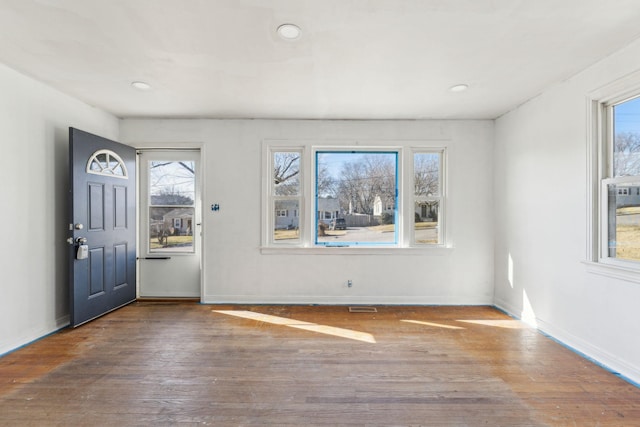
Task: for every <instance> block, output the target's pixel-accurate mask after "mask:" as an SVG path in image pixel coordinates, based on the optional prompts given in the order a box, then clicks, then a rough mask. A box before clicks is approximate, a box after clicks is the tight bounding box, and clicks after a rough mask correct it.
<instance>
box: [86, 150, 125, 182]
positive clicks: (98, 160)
mask: <svg viewBox="0 0 640 427" xmlns="http://www.w3.org/2000/svg"><path fill="white" fill-rule="evenodd" d="M87 173H92V174H95V175H105V176H111V177H115V178H124V179H128V178H129V175H128V173H127V166H126V165H125V164H124V162H123V161H122V159H121V158H120V156H118V155H117V154H116V153H115V152H113V151H111V150H98V151H96V152H95V153H93V154H92V155H91V157H89V161H88V162H87Z"/></svg>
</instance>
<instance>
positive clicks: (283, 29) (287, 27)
mask: <svg viewBox="0 0 640 427" xmlns="http://www.w3.org/2000/svg"><path fill="white" fill-rule="evenodd" d="M277 31H278V35H280V37H282V38H283V39H285V40H295V39H297V38H299V37H300V35H301V34H302V30H301V29H300V27H298V26H297V25H294V24H282V25H280V26H279V27H278V30H277Z"/></svg>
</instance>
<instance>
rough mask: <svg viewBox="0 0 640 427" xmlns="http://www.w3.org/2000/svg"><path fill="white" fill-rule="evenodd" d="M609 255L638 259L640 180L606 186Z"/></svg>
mask: <svg viewBox="0 0 640 427" xmlns="http://www.w3.org/2000/svg"><path fill="white" fill-rule="evenodd" d="M608 209H609V227H608V231H609V233H608V234H609V235H608V242H609V243H608V248H609V256H610V257H614V258H619V259H628V260H634V261H640V182H634V183H629V184H610V185H609V186H608Z"/></svg>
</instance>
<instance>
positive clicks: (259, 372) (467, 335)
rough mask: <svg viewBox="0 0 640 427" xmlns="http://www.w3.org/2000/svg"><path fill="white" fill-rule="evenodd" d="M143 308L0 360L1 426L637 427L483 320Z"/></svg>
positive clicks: (618, 400)
mask: <svg viewBox="0 0 640 427" xmlns="http://www.w3.org/2000/svg"><path fill="white" fill-rule="evenodd" d="M377 309H378V312H377V313H349V311H348V307H328V306H219V305H201V304H194V303H189V302H182V303H180V302H174V303H162V302H138V303H134V304H132V305H129V306H127V307H124V308H123V309H120V310H118V311H116V312H114V313H111V314H108V315H107V316H104V317H102V318H100V319H97V320H95V321H93V322H90V323H88V324H86V325H84V326H82V327H80V328H78V329H75V330H70V329H67V330H63V331H61V332H60V333H57V334H54V335H52V336H49V337H47V338H44V339H42V340H40V341H37V342H35V343H33V344H31V345H29V346H27V347H25V348H22V349H20V350H17V351H15V352H13V353H11V354H8V355H6V356H4V357H3V358H0V425H2V426H5V425H7V426H23V425H34V426H48V425H60V426H89V425H91V426H103V425H104V426H109V425H113V426H116V425H117V426H150V425H153V426H156V425H215V426H246V425H272V426H543V425H550V426H640V389H638V388H636V387H634V386H633V385H631V384H629V383H627V382H625V381H623V380H622V379H620V378H618V377H617V376H616V375H614V374H612V373H609V372H607V371H605V370H604V369H602V368H600V367H598V366H596V365H594V364H593V363H591V362H589V361H587V360H585V359H583V358H581V357H580V356H579V355H577V354H575V353H573V352H571V351H570V350H568V349H566V348H564V347H563V346H561V345H559V344H558V343H556V342H554V341H552V340H550V339H549V338H547V337H545V336H543V335H541V334H540V333H538V332H537V331H535V330H533V329H530V328H527V327H526V326H525V325H523V324H522V323H520V322H518V321H516V320H512V319H511V318H509V317H508V316H505V315H504V314H503V313H501V312H499V311H497V310H495V309H493V308H490V307H377Z"/></svg>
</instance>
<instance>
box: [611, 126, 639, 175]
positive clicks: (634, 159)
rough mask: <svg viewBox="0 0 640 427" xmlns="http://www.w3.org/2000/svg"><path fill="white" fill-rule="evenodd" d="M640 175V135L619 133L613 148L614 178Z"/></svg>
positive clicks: (627, 132)
mask: <svg viewBox="0 0 640 427" xmlns="http://www.w3.org/2000/svg"><path fill="white" fill-rule="evenodd" d="M633 175H640V133H638V132H632V131H626V132H618V133H616V136H615V141H614V147H613V176H633Z"/></svg>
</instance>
